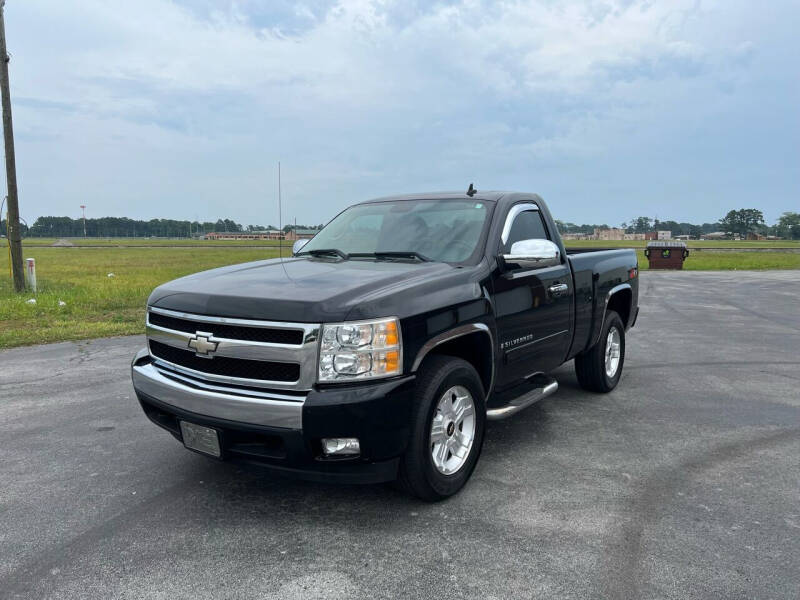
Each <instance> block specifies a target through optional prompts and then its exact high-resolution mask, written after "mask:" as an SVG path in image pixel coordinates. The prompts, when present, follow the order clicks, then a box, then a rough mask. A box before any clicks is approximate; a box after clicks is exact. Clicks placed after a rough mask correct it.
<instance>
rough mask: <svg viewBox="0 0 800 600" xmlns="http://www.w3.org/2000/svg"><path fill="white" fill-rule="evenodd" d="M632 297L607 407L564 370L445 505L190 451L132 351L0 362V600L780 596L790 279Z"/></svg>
mask: <svg viewBox="0 0 800 600" xmlns="http://www.w3.org/2000/svg"><path fill="white" fill-rule="evenodd" d="M641 277H642V282H641V296H640V303H641V307H642V308H641V314H640V317H639V321H638V323H637V326H636V327H635V328H634V329H633V330H632V331H631V332H630V333H629V337H628V349H627V357H626V363H625V371H624V374H623V380H622V382H621V383H620V385H619V387H618V388H617V390H616V391H614V392H613V393H612V394H610V395H605V396H603V395H593V394H589V393H586V392H584V391H582V390H581V389H580V388H579V387H578V386H577V382H576V380H575V377H574V374H573V370H572V364H571V363H569V364H568V365H565V366H564V367H562V368H561V369H560V370H559V371H558V372H557V378H558V380H559V382H560V384H561V388H560V390H559V391H558V393H557V394H556V395H554V396H552V397H550V398H548V399H546V400H544V401H542V402H541V403H539V404H537V405H535V406H533V407H531V408H530V409H528V410H527V411H525V412H523V413H521V414H520V415H518V416H517V417H515V418H513V419H511V420H508V421H503V422H493V423H490V425H489V428H488V431H487V437H486V443H485V446H484V450H483V455H482V457H481V460H480V462H479V464H478V467H477V469H476V471H475V474H474V476H473V478H472V480H471V482H470V483H469V484H468V485H467V487H466V488H465V489H464V490H463V491H462V492H461V493H460V494H459V495H457V496H456V497H454V498H453V499H451V500H449V501H446V502H443V503H439V504H423V503H420V502H418V501H416V500H414V499H412V498H410V497H406V496H404V495H402V494H400V493H399V492H396V491H395V490H394V489H393V488H391V487H390V486H367V487H359V486H332V485H321V484H312V483H303V482H295V481H291V480H285V479H281V478H278V477H273V476H270V475H267V474H265V473H264V472H262V471H259V470H257V469H255V468H252V469H251V468H242V467H236V466H232V465H230V464H225V463H217V462H215V461H212V460H208V459H205V458H203V457H201V456H198V455H197V454H194V453H191V452H188V451H185V450H184V449H183V448H182V447H181V446H180V445H179V444H178V442H177V441H175V440H174V439H173V438H172V437H171V436H170V435H168V434H167V433H166V432H164V431H162V430H160V429H158V428H156V427H155V426H154V425H152V424H151V423H149V422H148V421H147V420H146V418H145V417H144V415H143V414H142V412H141V410H140V408H139V406H138V404H137V402H136V400H135V397H134V395H133V390H132V388H131V385H130V380H129V374H128V366H129V362H130V359H131V357H132V356H133V354H134V352H135V351H136V350H137V349H139V348H140V347H142V345H143V338H142V337H138V336H137V337H128V338H111V339H103V340H96V341H89V342H76V343H61V344H53V345H48V346H36V347H28V348H19V349H15V350H8V351H4V352H0V424H1V425H2V434H0V435H1V437H0V439H2V442H3V443H2V446H1V447H2V460H1V461H0V482H2V485H0V557H1V558H2V560H0V596H2V597H3V598H17V597H19V598H78V597H80V598H109V597H123V598H171V597H191V598H211V597H215V598H217V597H218V598H248V599H251V598H317V597H319V598H322V597H348V598H393V597H403V598H413V597H425V598H429V597H435V598H438V599H444V598H458V597H476V598H509V597H519V598H527V597H537V598H581V599H585V598H681V599H685V598H751V597H758V598H787V599H788V598H797V597H798V594H800V310H798V298H800V277H798V272H797V271H785V272H760V273H757V272H726V273H706V272H692V273H688V272H685V273H684V272H668V273H667V272H665V273H656V272H647V273H643V274H642V276H641Z"/></svg>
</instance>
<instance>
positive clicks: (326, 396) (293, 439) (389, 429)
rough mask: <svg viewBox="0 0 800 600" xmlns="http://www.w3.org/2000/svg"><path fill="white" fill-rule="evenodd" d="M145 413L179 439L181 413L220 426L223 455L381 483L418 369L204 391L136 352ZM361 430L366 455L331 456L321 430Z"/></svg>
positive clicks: (393, 472)
mask: <svg viewBox="0 0 800 600" xmlns="http://www.w3.org/2000/svg"><path fill="white" fill-rule="evenodd" d="M131 371H132V378H133V383H134V389H135V391H136V395H137V397H138V398H139V402H140V403H141V405H142V408H143V409H144V412H145V414H146V415H147V417H148V418H149V419H150V420H151V421H152V422H153V423H155V424H156V425H158V426H159V427H162V428H163V429H166V430H167V431H169V432H170V433H171V434H172V435H173V436H174V437H175V438H177V439H178V440H180V439H181V434H180V427H179V425H178V421H179V420H186V421H190V422H193V423H198V424H200V425H205V426H207V427H214V428H215V429H217V430H218V431H219V432H220V444H221V448H222V458H223V460H230V461H235V462H246V463H252V464H257V465H259V466H262V467H266V468H268V469H270V470H272V471H275V472H277V473H278V474H285V475H288V476H291V477H294V478H298V479H307V480H312V481H325V482H339V483H379V482H383V481H392V480H394V479H395V478H396V477H397V468H398V465H399V457H400V455H401V454H402V453H403V452H404V451H405V448H406V443H407V439H408V434H409V426H410V420H411V406H412V404H411V403H412V401H413V389H414V379H415V377H414V376H413V375H410V376H405V377H399V378H396V379H392V380H388V381H386V380H385V381H380V382H370V383H366V384H360V385H348V386H346V387H341V386H335V385H334V386H330V385H329V386H327V387H325V388H321V389H317V390H312V391H310V392H308V395H307V396H306V397H305V400H303V398H302V397H299V399H298V400H293V401H284V400H271V399H264V398H250V397H244V396H239V395H234V394H222V393H220V392H207V391H206V390H201V389H198V388H194V387H190V386H188V385H184V384H182V383H181V382H178V381H175V380H173V379H172V378H168V377H165V376H164V375H162V374H161V373H160V372H159V371H158V369H156V368H155V367H154V366H153V365H152V363H151V362H150V361H149V358H148V357H147V353H146V351H145V352H144V353H139V354H137V357H136V358H135V359H134V362H133V365H132V367H131ZM323 437H358V438H359V441H360V445H361V455H360V456H359V457H356V458H338V459H326V458H324V457H323V456H322V449H321V446H320V442H319V440H320V438H323Z"/></svg>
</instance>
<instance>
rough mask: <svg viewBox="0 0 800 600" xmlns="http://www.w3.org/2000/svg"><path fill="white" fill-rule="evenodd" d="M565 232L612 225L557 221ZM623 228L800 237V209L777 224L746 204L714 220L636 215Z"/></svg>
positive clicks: (634, 230)
mask: <svg viewBox="0 0 800 600" xmlns="http://www.w3.org/2000/svg"><path fill="white" fill-rule="evenodd" d="M556 224H557V225H558V230H559V231H560V232H561V233H585V234H590V233H593V232H594V230H595V229H608V225H606V224H602V225H587V224H584V225H577V224H575V223H568V222H566V223H565V222H563V221H558V220H557V221H556ZM620 229H624V230H625V233H647V232H648V231H670V232H671V233H672V235H673V236H678V235H688V236H691V237H695V238H696V237H700V236H701V235H705V234H708V233H713V232H716V231H722V232H724V233H728V234H738V235H740V236H741V237H745V236H746V235H747V234H748V233H757V234H761V235H764V236H770V235H771V236H777V237H782V238H784V239H787V240H800V213H798V212H785V213H783V214H782V215H781V216H780V218H779V219H778V220H777V221H776V222H775V223H774V224H773V225H767V224H766V222H765V221H764V213H762V212H761V211H760V210H758V209H755V208H742V209H739V210H731V211H728V213H727V214H726V215H725V216H724V217H723V218H721V219H720V220H719V221H716V222H714V223H702V224H696V223H686V222H680V223H679V222H677V221H661V220H659V219H651V218H650V217H636V218H635V219H632V220H630V221H626V222H623V223H621V224H620Z"/></svg>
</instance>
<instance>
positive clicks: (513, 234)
mask: <svg viewBox="0 0 800 600" xmlns="http://www.w3.org/2000/svg"><path fill="white" fill-rule="evenodd" d="M550 239H551V235H550V234H549V232H548V230H547V226H546V224H545V220H544V219H543V218H542V214H541V212H540V211H539V208H538V206H536V204H534V203H532V202H525V203H521V204H515V205H514V206H512V207H511V209H510V210H509V213H508V216H507V217H506V222H505V224H504V227H503V232H502V235H501V241H500V247H499V248H498V253H499V254H503V255H509V254H510V253H511V249H512V246H513V245H514V243H516V242H521V241H523V240H550ZM559 258H560V264H557V265H555V266H545V267H540V268H536V266H531V265H527V266H525V265H522V266H520V265H515V264H513V263H510V264H507V265H506V266H505V267H504V268H500V269H497V270H496V271H495V274H494V276H493V281H492V283H493V287H494V294H495V297H494V301H495V312H496V318H497V331H498V339H499V346H500V358H501V364H500V366H499V369H498V371H499V372H498V384H499V386H500V387H501V388H502V387H508V386H511V385H514V384H516V383H518V382H520V381H521V380H522V379H524V378H526V377H529V376H531V375H534V374H535V373H546V372H548V371H551V370H553V369H555V368H556V367H558V366H559V365H561V363H562V362H563V360H564V358H565V357H566V354H567V352H568V350H569V344H570V341H571V330H572V328H571V319H572V299H573V293H574V292H573V285H572V275H571V273H570V269H569V265H568V264H567V262H566V257H564V256H560V252H559Z"/></svg>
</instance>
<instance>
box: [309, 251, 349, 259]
mask: <svg viewBox="0 0 800 600" xmlns="http://www.w3.org/2000/svg"><path fill="white" fill-rule="evenodd" d="M301 254H310V255H311V256H338V257H339V258H341V259H342V260H347V259H349V258H350V255H349V254H347V252H343V251H342V250H339V249H338V248H314V249H313V250H305V251H303V252H298V253H297V256H300V255H301Z"/></svg>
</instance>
